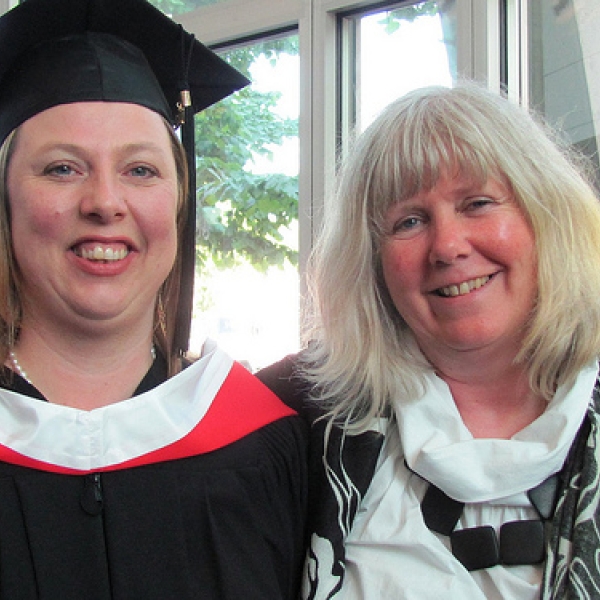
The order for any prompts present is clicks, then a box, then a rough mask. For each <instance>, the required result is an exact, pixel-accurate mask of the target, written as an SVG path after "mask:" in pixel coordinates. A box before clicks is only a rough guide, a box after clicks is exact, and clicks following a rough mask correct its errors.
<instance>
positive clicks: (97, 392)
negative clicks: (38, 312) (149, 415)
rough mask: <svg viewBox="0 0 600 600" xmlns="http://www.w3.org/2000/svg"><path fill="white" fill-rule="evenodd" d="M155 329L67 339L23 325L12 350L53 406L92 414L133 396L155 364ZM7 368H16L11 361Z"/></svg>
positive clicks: (8, 362) (31, 380)
mask: <svg viewBox="0 0 600 600" xmlns="http://www.w3.org/2000/svg"><path fill="white" fill-rule="evenodd" d="M151 348H152V340H151V331H150V330H148V329H146V332H145V333H142V332H139V333H138V335H134V334H133V332H130V335H129V336H128V337H124V336H110V337H105V338H96V339H92V340H90V339H87V338H83V339H82V338H77V339H75V340H73V339H66V338H65V337H60V339H56V338H55V337H54V336H51V337H50V338H48V337H46V336H45V335H44V331H43V330H38V329H35V328H32V327H28V326H26V324H24V326H23V327H22V329H21V333H20V335H19V340H18V342H17V344H16V345H15V347H14V348H13V352H14V355H15V356H16V358H17V361H18V364H19V366H20V367H21V369H22V370H24V371H25V372H26V374H27V378H28V379H29V380H30V382H31V383H32V385H34V386H35V387H36V388H37V389H38V390H39V391H40V392H41V393H42V394H43V395H44V396H45V397H46V398H47V399H48V401H49V402H52V403H55V404H61V405H65V406H70V407H73V408H78V409H82V410H92V409H94V408H100V407H102V406H106V405H108V404H113V403H115V402H119V401H121V400H125V399H127V398H130V397H131V395H132V394H133V392H134V391H135V389H136V387H137V386H138V384H139V382H140V381H141V379H142V378H143V376H144V375H145V373H146V372H147V371H148V369H149V368H150V366H151V364H152V355H151ZM7 365H8V366H9V367H11V368H13V370H18V369H16V368H15V367H14V366H13V365H12V364H11V361H10V360H9V361H7Z"/></svg>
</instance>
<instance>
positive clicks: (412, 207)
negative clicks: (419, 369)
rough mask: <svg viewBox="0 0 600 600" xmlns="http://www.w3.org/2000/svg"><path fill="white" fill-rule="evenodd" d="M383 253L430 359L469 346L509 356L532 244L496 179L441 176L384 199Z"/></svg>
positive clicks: (525, 315)
mask: <svg viewBox="0 0 600 600" xmlns="http://www.w3.org/2000/svg"><path fill="white" fill-rule="evenodd" d="M381 262H382V270H383V276H384V281H385V284H386V286H387V288H388V290H389V293H390V296H391V298H392V301H393V303H394V305H395V306H396V308H397V310H398V312H399V313H400V315H401V316H402V318H403V319H404V320H405V321H406V323H407V324H408V326H409V327H410V329H411V330H412V331H413V333H414V335H415V337H416V339H417V342H418V343H419V346H420V348H421V350H422V351H423V353H424V354H425V355H426V356H427V357H428V359H429V360H430V361H431V362H432V364H433V365H434V366H436V367H438V368H441V366H442V365H443V364H444V360H445V359H446V358H448V357H450V356H453V357H456V353H464V352H468V351H473V350H484V349H485V350H489V351H492V352H503V353H505V354H506V355H508V356H509V357H510V356H512V357H513V358H514V355H515V354H516V353H517V352H518V350H519V347H520V344H521V342H522V339H523V335H524V330H525V327H526V323H527V321H528V319H529V316H530V314H531V311H532V309H533V306H534V303H535V297H536V291H537V283H536V282H537V275H536V252H535V241H534V236H533V232H532V230H531V228H530V227H529V225H528V223H527V221H526V220H525V218H524V216H523V214H522V212H521V210H520V209H519V207H518V206H517V204H516V202H515V200H514V198H513V196H512V194H511V192H510V190H508V189H507V188H506V186H505V185H504V184H503V183H501V182H499V181H495V180H493V179H489V180H488V181H487V182H485V183H484V184H478V183H476V182H474V181H473V180H471V179H469V178H467V177H465V176H461V175H460V174H459V175H458V176H455V177H448V176H443V177H440V179H439V181H438V182H437V184H436V185H435V186H434V187H433V189H431V190H430V191H427V192H422V193H420V194H417V195H416V196H414V197H413V198H410V199H408V200H405V201H402V202H399V203H397V204H394V205H392V206H391V207H390V208H389V209H388V211H387V213H386V215H385V223H384V236H383V238H382V241H381ZM488 356H489V355H488Z"/></svg>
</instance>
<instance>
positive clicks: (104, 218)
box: [80, 173, 127, 223]
mask: <svg viewBox="0 0 600 600" xmlns="http://www.w3.org/2000/svg"><path fill="white" fill-rule="evenodd" d="M80 211H81V214H82V215H83V216H84V217H85V218H87V219H92V220H94V221H97V222H101V223H105V222H107V223H108V222H111V221H115V220H120V219H122V218H123V217H124V216H125V215H126V214H127V202H126V201H125V197H124V192H123V190H122V188H121V186H120V185H119V182H118V178H117V176H116V175H112V174H110V173H93V174H90V176H89V177H88V179H87V181H86V182H85V184H84V185H83V195H82V198H81V202H80Z"/></svg>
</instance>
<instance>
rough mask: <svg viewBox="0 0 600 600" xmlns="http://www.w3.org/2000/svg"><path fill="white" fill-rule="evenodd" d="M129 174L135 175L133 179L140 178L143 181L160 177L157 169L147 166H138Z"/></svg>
mask: <svg viewBox="0 0 600 600" xmlns="http://www.w3.org/2000/svg"><path fill="white" fill-rule="evenodd" d="M129 173H130V174H131V175H133V177H140V178H143V179H147V178H150V177H156V176H157V175H158V171H157V170H156V169H154V168H152V167H149V166H147V165H136V166H135V167H132V168H131V169H130V170H129Z"/></svg>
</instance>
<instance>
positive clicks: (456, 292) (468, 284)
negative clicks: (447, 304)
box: [435, 275, 492, 298]
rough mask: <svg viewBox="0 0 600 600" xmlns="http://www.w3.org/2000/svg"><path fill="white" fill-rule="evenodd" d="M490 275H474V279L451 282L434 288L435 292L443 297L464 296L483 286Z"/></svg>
mask: <svg viewBox="0 0 600 600" xmlns="http://www.w3.org/2000/svg"><path fill="white" fill-rule="evenodd" d="M491 278H492V276H491V275H486V276H484V277H476V278H475V279H469V280H468V281H463V282H462V283H457V284H452V285H449V286H445V287H441V288H438V289H437V290H435V294H437V295H438V296H442V297H444V298H455V297H456V296H465V295H467V294H470V293H471V292H472V291H473V290H478V289H479V288H480V287H482V286H484V285H485V284H486V283H487V282H488V281H489V280H490V279H491Z"/></svg>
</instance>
